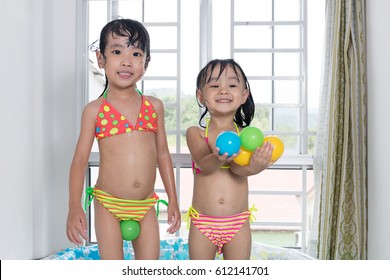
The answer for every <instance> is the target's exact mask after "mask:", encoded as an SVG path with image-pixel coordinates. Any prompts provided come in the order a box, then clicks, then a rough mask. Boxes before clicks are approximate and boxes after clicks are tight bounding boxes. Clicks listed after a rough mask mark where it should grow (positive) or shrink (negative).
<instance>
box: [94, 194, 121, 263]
mask: <svg viewBox="0 0 390 280" xmlns="http://www.w3.org/2000/svg"><path fill="white" fill-rule="evenodd" d="M94 205H95V232H96V239H97V242H98V248H99V254H100V258H101V259H102V260H120V259H122V260H123V258H124V257H123V239H122V233H121V230H120V226H119V220H118V219H116V218H115V217H114V216H113V215H112V214H111V213H110V212H109V211H108V210H107V209H106V208H104V207H103V206H102V205H101V204H100V203H99V202H98V201H97V199H95V200H94Z"/></svg>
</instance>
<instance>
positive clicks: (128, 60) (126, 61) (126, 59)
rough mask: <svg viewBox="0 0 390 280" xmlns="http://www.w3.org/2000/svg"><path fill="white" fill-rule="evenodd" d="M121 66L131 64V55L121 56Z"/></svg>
mask: <svg viewBox="0 0 390 280" xmlns="http://www.w3.org/2000/svg"><path fill="white" fill-rule="evenodd" d="M122 66H126V67H130V66H132V60H131V56H129V55H125V56H124V57H123V61H122Z"/></svg>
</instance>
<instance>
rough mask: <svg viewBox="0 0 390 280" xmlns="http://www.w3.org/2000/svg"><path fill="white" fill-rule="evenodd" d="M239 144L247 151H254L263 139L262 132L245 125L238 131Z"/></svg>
mask: <svg viewBox="0 0 390 280" xmlns="http://www.w3.org/2000/svg"><path fill="white" fill-rule="evenodd" d="M240 140H241V146H243V147H244V148H245V149H247V150H248V151H254V150H255V149H256V148H257V147H259V146H261V145H262V144H263V141H264V134H263V132H262V131H261V130H260V129H259V128H257V127H254V126H247V127H245V128H244V129H243V130H242V131H241V133H240Z"/></svg>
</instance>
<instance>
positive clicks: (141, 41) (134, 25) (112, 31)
mask: <svg viewBox="0 0 390 280" xmlns="http://www.w3.org/2000/svg"><path fill="white" fill-rule="evenodd" d="M110 35H111V36H114V35H117V36H123V37H128V39H129V40H128V44H129V45H128V46H135V47H137V48H140V49H141V50H142V51H143V52H144V53H145V55H146V60H145V69H147V68H148V65H149V61H150V38H149V33H148V31H147V30H146V28H145V27H144V26H143V25H142V24H141V23H140V22H138V21H136V20H132V19H123V18H121V19H115V20H113V21H110V22H109V23H107V24H106V25H105V26H104V27H103V29H102V31H101V32H100V39H99V51H100V53H101V54H102V55H103V57H104V58H105V55H104V52H105V50H106V47H107V41H108V36H110ZM96 50H97V49H96ZM107 87H108V80H107V76H106V83H105V88H104V90H103V92H104V91H105V90H106V89H107Z"/></svg>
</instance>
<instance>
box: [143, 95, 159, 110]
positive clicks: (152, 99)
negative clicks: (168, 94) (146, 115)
mask: <svg viewBox="0 0 390 280" xmlns="http://www.w3.org/2000/svg"><path fill="white" fill-rule="evenodd" d="M144 97H145V99H147V100H148V101H149V102H150V103H152V105H153V106H154V107H155V108H156V109H158V108H163V102H162V101H161V99H159V98H157V97H155V96H152V95H144Z"/></svg>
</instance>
